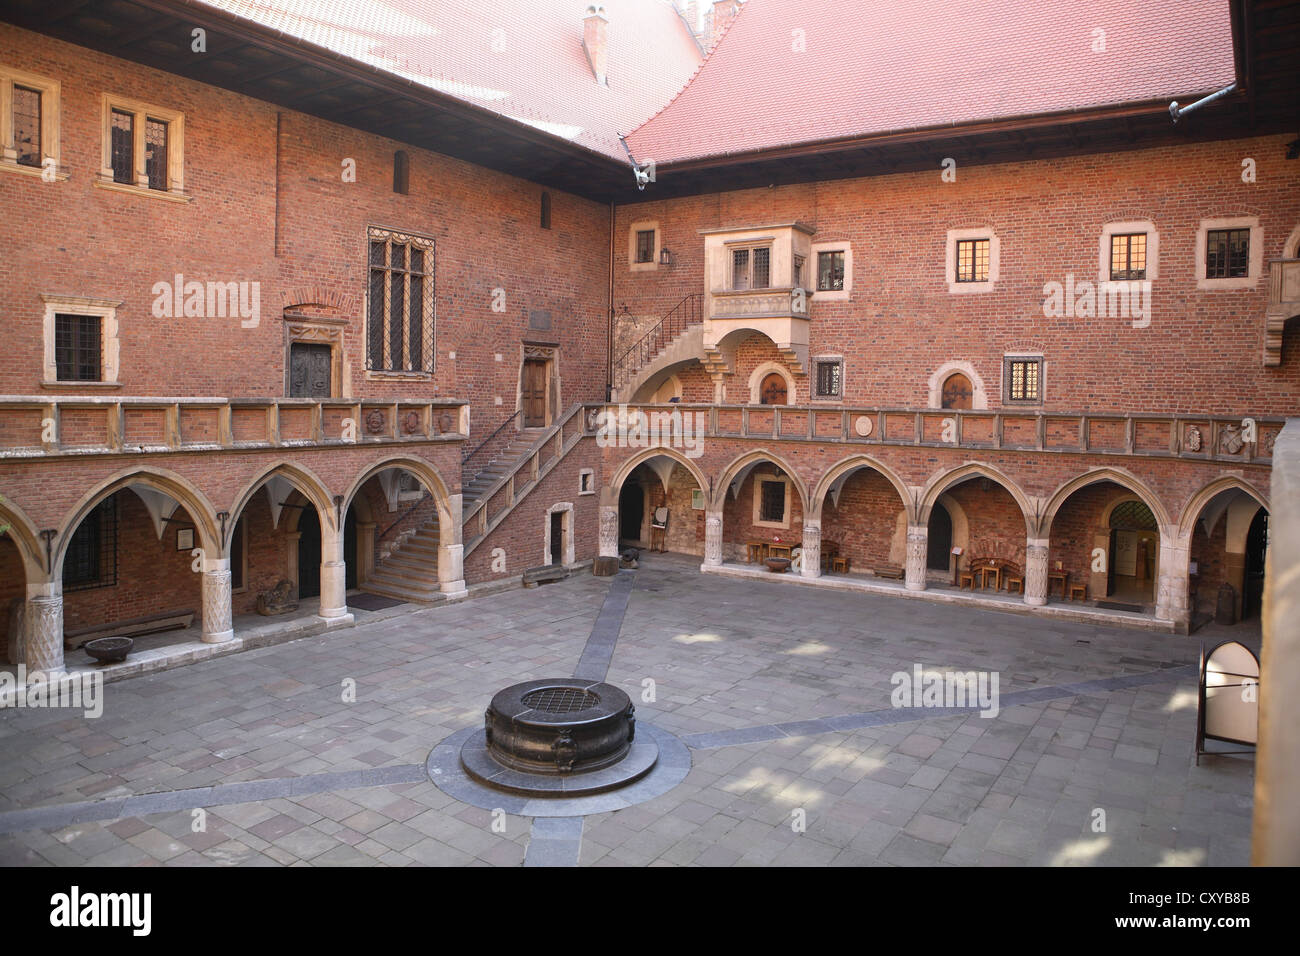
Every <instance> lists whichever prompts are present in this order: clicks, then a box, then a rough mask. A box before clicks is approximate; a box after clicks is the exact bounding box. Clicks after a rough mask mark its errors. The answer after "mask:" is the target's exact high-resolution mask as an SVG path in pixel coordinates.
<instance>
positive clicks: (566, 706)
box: [522, 687, 600, 714]
mask: <svg viewBox="0 0 1300 956" xmlns="http://www.w3.org/2000/svg"><path fill="white" fill-rule="evenodd" d="M522 700H523V702H524V703H525V704H527V705H528V706H529V707H531V708H532V709H533V710H540V711H541V712H542V713H544V714H572V713H573V712H575V711H579V710H586V709H587V708H588V707H594V706H595V705H596V704H599V703H600V698H599V697H597V696H596V695H595V694H593V693H591V692H590V691H587V690H583V689H582V688H581V687H544V688H542V689H540V690H534V691H529V692H528V693H527V694H524V696H523V698H522Z"/></svg>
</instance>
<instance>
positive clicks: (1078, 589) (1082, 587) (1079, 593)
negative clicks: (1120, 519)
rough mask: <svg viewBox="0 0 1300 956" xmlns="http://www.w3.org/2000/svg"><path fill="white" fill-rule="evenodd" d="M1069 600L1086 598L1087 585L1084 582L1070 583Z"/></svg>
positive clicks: (1083, 599)
mask: <svg viewBox="0 0 1300 956" xmlns="http://www.w3.org/2000/svg"><path fill="white" fill-rule="evenodd" d="M1070 600H1071V601H1086V600H1088V586H1087V585H1086V584H1071V585H1070Z"/></svg>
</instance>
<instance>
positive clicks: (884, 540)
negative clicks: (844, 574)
mask: <svg viewBox="0 0 1300 956" xmlns="http://www.w3.org/2000/svg"><path fill="white" fill-rule="evenodd" d="M901 513H903V502H902V500H901V499H900V498H899V497H898V491H897V489H895V488H894V486H893V485H891V484H890V483H889V480H888V479H887V478H885V476H884V475H882V474H880V473H879V472H878V471H873V470H871V469H869V468H866V469H863V470H861V471H856V472H854V473H853V474H852V475H850V476H849V477H848V478H847V479H845V481H844V486H843V487H842V488H841V489H840V498H839V503H838V504H836V502H835V500H834V498H833V497H830V496H828V497H827V499H826V503H825V505H823V506H822V547H823V548H825V546H826V543H827V542H834V543H835V544H837V545H839V553H840V554H841V555H844V556H845V557H847V558H848V559H849V570H850V571H865V570H869V569H871V568H875V567H879V566H882V565H893V566H895V567H901V566H902V565H903V563H904V561H905V560H906V555H907V552H906V547H907V524H906V521H904V522H902V531H903V533H902V535H901V537H900V535H899V534H898V529H899V524H900V522H899V515H900V514H901Z"/></svg>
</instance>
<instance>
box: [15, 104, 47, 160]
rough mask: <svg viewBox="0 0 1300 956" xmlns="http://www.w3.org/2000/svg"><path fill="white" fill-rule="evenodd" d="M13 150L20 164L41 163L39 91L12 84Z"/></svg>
mask: <svg viewBox="0 0 1300 956" xmlns="http://www.w3.org/2000/svg"><path fill="white" fill-rule="evenodd" d="M13 116H14V151H15V152H16V153H17V162H18V165H20V166H38V167H39V166H40V165H41V91H40V90H33V89H29V88H28V87H26V86H17V85H15V86H14V113H13Z"/></svg>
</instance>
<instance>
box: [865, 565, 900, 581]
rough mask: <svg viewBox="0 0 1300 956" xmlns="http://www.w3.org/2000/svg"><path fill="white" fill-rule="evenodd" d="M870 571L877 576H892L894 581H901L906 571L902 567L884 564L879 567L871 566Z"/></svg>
mask: <svg viewBox="0 0 1300 956" xmlns="http://www.w3.org/2000/svg"><path fill="white" fill-rule="evenodd" d="M871 573H872V574H874V575H875V576H876V577H878V578H892V579H893V580H895V581H901V580H903V576H904V574H905V573H906V572H905V571H904V570H903V569H902V568H899V567H894V566H893V565H891V564H886V565H883V566H882V567H879V568H872V569H871Z"/></svg>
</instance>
